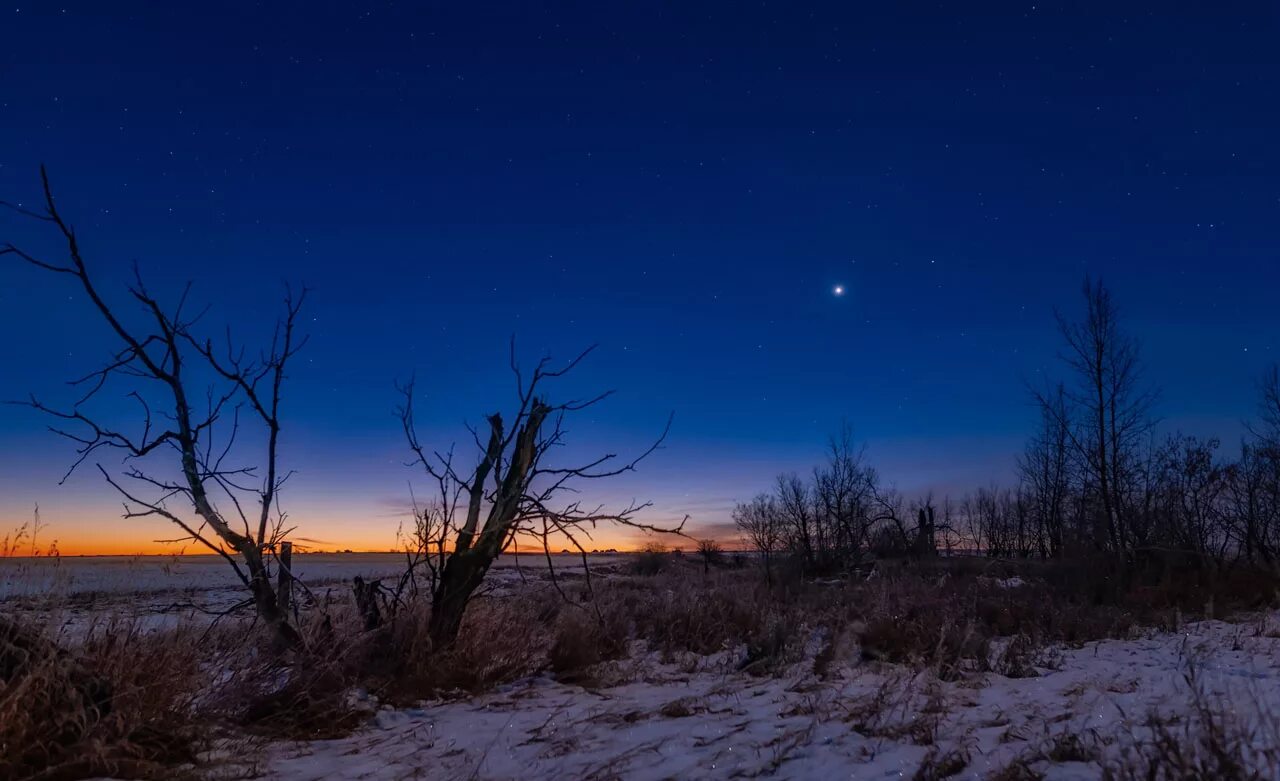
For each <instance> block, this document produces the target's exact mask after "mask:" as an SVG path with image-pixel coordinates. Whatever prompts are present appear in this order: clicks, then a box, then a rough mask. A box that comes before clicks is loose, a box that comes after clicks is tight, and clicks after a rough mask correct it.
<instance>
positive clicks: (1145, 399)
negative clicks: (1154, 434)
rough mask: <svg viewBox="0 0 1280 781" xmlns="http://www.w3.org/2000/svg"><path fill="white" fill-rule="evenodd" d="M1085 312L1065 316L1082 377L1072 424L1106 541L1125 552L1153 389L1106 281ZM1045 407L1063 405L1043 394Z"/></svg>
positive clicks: (1074, 364) (1088, 296) (1090, 286)
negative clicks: (1146, 381)
mask: <svg viewBox="0 0 1280 781" xmlns="http://www.w3.org/2000/svg"><path fill="white" fill-rule="evenodd" d="M1083 293H1084V300H1085V316H1084V318H1083V319H1082V320H1080V321H1077V322H1073V321H1070V320H1068V319H1066V318H1065V317H1063V316H1062V315H1058V328H1059V331H1060V332H1061V334H1062V338H1063V341H1064V343H1065V346H1066V350H1065V351H1064V353H1063V355H1062V359H1063V361H1064V363H1065V364H1066V365H1067V367H1068V368H1069V369H1071V371H1072V372H1073V373H1074V375H1075V380H1076V382H1075V384H1074V385H1073V386H1070V387H1068V389H1067V392H1066V396H1067V401H1068V406H1069V407H1070V409H1071V410H1072V411H1073V412H1074V414H1075V415H1076V417H1075V419H1073V420H1071V421H1070V425H1068V426H1067V427H1066V433H1067V436H1068V438H1069V440H1070V442H1071V447H1072V450H1073V451H1074V452H1075V455H1076V456H1077V458H1078V460H1079V463H1080V464H1081V465H1082V467H1083V471H1084V475H1083V477H1084V480H1083V482H1085V483H1087V484H1090V485H1093V486H1096V488H1097V498H1098V501H1099V505H1100V509H1101V511H1102V521H1103V523H1102V524H1101V526H1102V533H1103V535H1104V539H1100V540H1097V543H1099V544H1100V545H1101V546H1102V547H1110V548H1111V549H1112V550H1124V549H1126V548H1128V547H1131V546H1132V545H1133V543H1134V540H1133V535H1132V530H1131V529H1130V528H1129V520H1130V512H1131V507H1130V500H1131V498H1132V497H1131V492H1132V490H1133V489H1134V487H1135V484H1136V482H1137V481H1138V479H1139V478H1138V475H1137V473H1138V471H1139V461H1140V459H1141V452H1140V451H1141V447H1142V444H1143V441H1144V440H1145V438H1146V435H1147V433H1148V432H1149V431H1150V429H1151V426H1152V420H1151V418H1150V410H1151V406H1152V403H1153V402H1154V400H1155V393H1154V391H1152V390H1148V389H1144V388H1143V387H1141V385H1142V376H1141V364H1140V361H1139V354H1138V353H1139V350H1138V342H1137V340H1135V339H1134V338H1133V337H1131V336H1130V335H1128V334H1127V333H1125V332H1124V330H1123V329H1122V328H1121V325H1120V318H1119V310H1118V309H1117V307H1116V305H1115V303H1114V302H1113V301H1112V299H1111V293H1110V292H1109V291H1108V290H1107V289H1106V287H1104V286H1103V284H1102V282H1100V281H1094V280H1091V279H1089V278H1088V277H1086V278H1085V281H1084V287H1083ZM1037 398H1038V400H1039V402H1040V407H1041V409H1042V410H1043V411H1044V412H1046V413H1048V414H1055V413H1057V412H1058V411H1059V410H1061V409H1063V408H1062V406H1061V405H1060V404H1059V403H1058V401H1057V400H1055V399H1053V398H1052V397H1050V396H1049V395H1047V394H1037Z"/></svg>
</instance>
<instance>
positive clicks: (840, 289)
mask: <svg viewBox="0 0 1280 781" xmlns="http://www.w3.org/2000/svg"><path fill="white" fill-rule="evenodd" d="M832 292H833V293H835V294H836V295H838V296H842V295H844V285H836V287H835V290H833V291H832Z"/></svg>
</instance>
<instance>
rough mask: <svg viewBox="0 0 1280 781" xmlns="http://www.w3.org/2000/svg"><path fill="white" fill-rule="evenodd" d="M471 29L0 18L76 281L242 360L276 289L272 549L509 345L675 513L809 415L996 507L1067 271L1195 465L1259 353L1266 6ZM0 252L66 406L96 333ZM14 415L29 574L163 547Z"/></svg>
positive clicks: (39, 363)
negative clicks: (655, 444) (172, 311)
mask: <svg viewBox="0 0 1280 781" xmlns="http://www.w3.org/2000/svg"><path fill="white" fill-rule="evenodd" d="M480 5H481V4H478V3H448V4H443V3H440V4H436V3H431V4H419V3H409V2H405V3H390V4H388V3H360V2H352V3H261V4H248V3H239V2H229V3H225V4H202V5H200V6H199V7H193V6H189V5H188V4H184V3H175V4H161V3H128V2H112V3H75V2H66V3H45V2H35V3H27V2H17V0H15V2H13V3H11V4H10V6H9V7H7V8H5V9H3V10H2V11H0V30H2V31H3V33H4V35H3V40H4V45H3V47H0V198H3V199H6V200H11V201H21V202H24V203H26V204H28V205H30V204H32V203H33V201H34V200H35V197H36V196H37V195H38V165H39V164H40V163H41V162H44V163H46V164H47V165H48V166H49V170H50V174H51V176H52V178H53V182H54V185H55V188H56V191H57V193H58V194H59V196H60V204H61V208H62V210H63V212H64V213H65V215H66V216H68V217H69V218H70V219H71V220H72V221H73V222H74V223H75V224H76V226H77V228H78V230H79V233H80V235H81V240H82V242H83V244H84V248H85V252H86V256H87V259H88V261H89V262H90V263H91V264H93V268H94V270H95V271H96V272H97V274H98V276H99V277H100V280H101V282H102V285H103V286H104V287H106V288H108V289H109V290H110V291H111V292H112V294H113V295H114V296H115V298H114V300H115V301H119V302H122V303H121V306H122V307H123V306H125V304H124V303H123V295H122V294H123V285H124V283H125V282H126V281H127V278H128V274H129V269H130V264H131V263H132V262H133V261H135V260H136V261H137V262H138V263H139V265H140V267H141V269H142V271H143V273H144V275H145V276H146V277H147V279H148V280H149V282H150V284H151V286H152V287H153V288H155V289H156V291H158V292H162V293H165V294H169V293H172V292H174V291H176V290H177V289H178V288H179V286H180V285H181V283H182V282H184V281H185V280H187V279H190V280H193V281H194V282H195V285H196V287H195V294H194V295H195V298H196V299H197V300H198V301H200V302H202V303H208V304H212V305H213V309H212V311H211V314H210V315H209V320H208V321H207V322H208V323H209V325H210V327H211V329H212V330H213V332H214V333H215V334H216V333H218V331H219V330H220V329H221V328H222V327H223V325H225V324H231V325H232V326H233V327H234V332H235V334H236V335H237V336H239V337H241V338H243V339H244V340H246V341H253V340H256V338H257V336H258V335H263V336H264V337H265V336H267V335H269V331H270V326H271V323H272V321H273V319H274V317H275V315H276V312H277V302H278V300H279V298H280V296H281V292H282V290H283V284H284V283H285V282H286V281H292V282H295V283H299V282H300V283H305V284H307V285H309V286H310V287H311V288H313V293H312V297H311V299H310V300H309V302H308V308H307V310H306V318H305V326H306V331H307V332H309V333H310V334H311V338H312V341H311V343H310V345H309V346H308V347H307V349H306V352H305V353H303V354H302V356H300V358H299V363H298V364H297V366H296V369H295V371H294V372H293V373H292V376H291V378H290V383H291V384H290V387H289V394H288V397H287V400H286V404H287V408H288V411H287V415H286V421H285V425H286V429H285V435H284V436H285V445H286V449H285V459H286V461H287V462H288V464H289V465H290V466H292V467H294V468H296V469H298V470H299V475H298V477H297V478H296V479H295V481H293V482H291V483H290V485H289V489H288V491H287V494H286V496H285V504H286V507H287V508H288V509H289V510H290V511H291V517H292V519H293V520H294V521H295V522H297V523H298V524H300V526H301V531H300V532H299V533H300V534H302V535H303V536H306V537H308V538H312V539H316V540H321V541H324V542H325V543H328V544H332V545H338V546H341V547H376V548H385V547H388V546H390V545H391V542H392V533H393V531H394V529H395V526H396V523H397V522H398V520H400V519H402V518H403V517H404V508H405V506H406V504H407V502H408V491H409V489H408V485H409V481H410V480H413V481H414V482H415V489H416V488H418V487H419V486H420V485H421V484H422V482H423V481H421V480H419V479H418V475H417V473H415V472H413V471H412V470H410V469H409V468H407V467H405V466H404V465H403V462H404V461H405V460H406V459H407V457H408V456H407V451H406V449H405V447H404V444H403V440H402V437H401V434H400V431H399V429H398V421H397V420H396V419H395V417H394V414H393V410H394V407H395V405H396V403H397V397H396V393H395V390H394V383H395V381H396V380H398V379H400V380H402V379H406V378H407V377H409V376H410V375H412V374H415V373H416V376H417V378H418V384H419V388H420V390H421V392H422V393H421V395H420V399H419V402H418V403H419V417H420V419H421V422H422V425H423V434H424V439H426V440H428V441H430V442H433V443H438V444H441V445H448V444H449V442H451V441H458V442H460V443H466V442H467V441H468V436H467V434H466V431H465V429H464V428H463V427H462V424H463V423H464V422H465V421H480V420H481V415H482V413H485V412H489V411H491V409H492V408H494V407H495V406H497V405H499V404H507V403H509V402H510V401H511V399H512V387H513V382H512V379H511V377H510V375H509V373H508V370H507V368H506V362H507V342H508V339H509V338H510V336H511V335H512V334H515V335H516V337H517V339H518V348H519V351H520V354H521V355H522V357H523V358H524V359H525V361H526V362H532V361H535V360H536V359H537V358H538V357H539V356H541V355H542V354H543V353H545V352H550V353H552V354H553V355H559V356H564V357H568V356H570V355H571V354H573V353H575V352H576V351H577V350H579V349H581V348H582V347H585V346H587V345H588V344H591V343H596V342H598V343H599V344H600V349H599V351H598V353H597V354H596V355H594V356H593V357H592V359H591V360H590V361H589V362H588V363H587V364H585V365H584V366H583V367H582V368H581V370H580V371H578V372H576V373H575V374H574V375H572V376H571V377H570V378H568V379H567V380H565V381H564V382H563V383H562V384H561V385H560V386H559V387H560V389H561V390H562V392H563V394H565V395H568V394H582V393H585V392H588V391H591V390H597V389H603V388H611V387H612V388H617V389H618V394H617V395H616V397H614V398H613V399H610V400H609V402H608V403H607V404H605V405H604V406H602V407H599V408H597V409H595V410H593V411H592V413H591V414H589V415H586V416H584V417H583V418H582V419H580V420H579V421H578V422H577V424H576V425H575V426H574V427H573V429H572V431H573V435H574V439H573V441H574V442H575V443H576V445H577V446H580V447H581V449H582V450H581V452H582V453H587V452H594V451H595V450H598V449H604V448H621V450H622V452H628V451H634V450H640V449H643V448H644V447H645V445H646V444H647V442H648V441H649V440H650V439H651V438H652V437H653V436H654V435H656V434H657V433H658V432H659V431H660V430H661V429H662V426H663V424H664V422H665V420H666V418H667V415H668V414H669V413H671V412H674V413H675V422H674V426H673V429H672V433H671V436H670V438H669V440H668V441H667V444H666V447H665V449H663V450H661V451H659V452H658V453H657V454H656V455H655V456H654V457H653V458H652V459H651V460H649V461H647V462H645V463H644V465H643V468H642V469H641V470H640V471H639V472H638V473H637V474H635V475H630V476H627V478H626V479H624V480H620V481H617V482H615V483H613V484H610V485H607V486H606V485H601V486H600V487H599V488H598V494H599V497H598V498H600V499H619V500H621V501H626V500H627V499H630V498H631V497H632V496H635V497H638V498H641V499H652V500H653V501H654V502H655V511H654V514H653V516H652V517H654V518H670V517H679V516H682V515H684V514H685V513H689V514H691V515H692V516H693V518H692V522H693V523H694V524H697V525H699V526H700V527H702V528H707V529H712V530H713V531H714V530H715V529H716V528H719V525H722V524H724V523H725V522H726V521H727V520H728V512H729V509H730V507H731V506H732V504H733V502H734V501H736V500H742V499H746V498H749V497H750V495H752V494H754V493H755V492H757V491H758V490H760V489H762V488H765V487H767V484H768V482H769V480H770V479H771V476H772V475H773V474H775V473H776V472H779V471H783V470H790V469H800V470H805V469H808V467H809V466H810V465H811V464H812V463H814V462H815V460H816V459H817V458H818V457H819V456H820V452H821V450H822V447H823V444H824V438H825V437H826V435H827V434H828V433H829V432H831V431H833V430H835V429H836V428H838V427H839V425H840V423H841V421H842V420H848V422H849V423H850V424H852V425H853V427H854V428H855V430H856V431H857V433H858V435H859V437H860V438H861V439H863V440H864V441H865V442H866V443H867V445H868V447H869V455H870V457H871V458H872V460H873V461H874V462H875V463H876V464H877V465H878V467H879V468H880V470H881V472H882V473H883V474H884V476H885V477H886V478H887V479H888V480H889V481H890V482H892V483H895V484H896V485H897V486H898V487H899V488H901V489H903V490H905V491H908V492H914V491H919V490H927V489H933V490H935V491H938V492H948V491H950V492H953V493H956V492H961V491H964V490H966V489H968V488H973V487H977V486H979V485H988V484H991V483H993V482H995V483H1008V482H1009V481H1010V480H1011V477H1012V465H1013V462H1014V458H1015V456H1016V454H1017V452H1018V451H1019V450H1020V448H1021V445H1022V442H1023V439H1024V437H1025V435H1026V434H1027V433H1028V432H1029V431H1030V429H1031V427H1032V425H1033V424H1034V421H1035V418H1036V413H1035V411H1034V409H1033V408H1032V407H1031V405H1030V404H1029V403H1028V400H1027V394H1026V384H1027V383H1028V382H1041V381H1042V380H1043V378H1044V377H1045V373H1046V372H1056V371H1058V368H1057V365H1056V363H1055V353H1056V350H1057V337H1056V333H1055V330H1054V321H1053V311H1054V309H1055V308H1059V309H1063V310H1064V311H1066V312H1068V313H1071V312H1074V311H1076V310H1077V309H1078V306H1077V304H1078V298H1079V286H1080V282H1081V281H1082V279H1083V277H1084V275H1085V274H1086V273H1092V274H1095V275H1101V276H1103V278H1104V279H1105V281H1106V283H1107V284H1108V285H1109V286H1110V287H1111V288H1112V290H1113V293H1114V295H1115V296H1116V298H1117V299H1118V301H1119V302H1120V304H1121V306H1122V307H1123V309H1124V312H1125V314H1126V316H1127V318H1128V319H1127V322H1128V324H1129V326H1130V328H1131V330H1132V331H1133V332H1135V333H1136V334H1137V335H1138V336H1139V337H1140V338H1141V339H1142V340H1143V341H1144V343H1145V353H1144V355H1145V358H1146V366H1147V377H1148V378H1149V379H1150V380H1151V381H1152V382H1153V383H1156V384H1159V385H1160V386H1162V387H1163V389H1164V390H1163V394H1162V396H1161V400H1160V403H1159V405H1158V407H1157V412H1158V413H1159V414H1160V416H1161V417H1162V419H1163V421H1164V422H1163V423H1162V429H1163V430H1165V431H1173V430H1176V429H1179V428H1181V429H1183V430H1185V431H1188V432H1193V433H1200V434H1208V433H1217V434H1220V435H1221V436H1222V437H1223V439H1224V440H1225V441H1226V442H1227V443H1232V442H1234V440H1236V439H1237V438H1238V437H1239V436H1240V432H1241V430H1242V429H1241V421H1242V420H1243V419H1244V418H1245V417H1247V416H1248V415H1250V414H1251V412H1252V410H1253V399H1254V388H1253V381H1254V379H1255V378H1256V377H1257V376H1258V375H1259V374H1260V373H1261V372H1262V371H1263V369H1264V367H1266V366H1267V365H1269V364H1270V363H1272V362H1274V361H1275V360H1277V359H1280V338H1278V336H1280V307H1277V306H1276V297H1277V291H1278V290H1280V230H1278V229H1280V144H1277V139H1280V43H1278V42H1277V41H1278V40H1280V25H1277V19H1276V14H1277V11H1276V6H1275V4H1274V3H1268V2H1256V3H1231V2H1222V3H1213V4H1210V5H1204V4H1176V3H1175V4H1145V5H1147V6H1148V7H1150V8H1153V9H1158V10H1155V11H1149V10H1146V9H1145V8H1138V7H1133V8H1130V7H1126V5H1125V4H1123V3H1107V4H1099V5H1097V6H1094V7H1092V8H1088V9H1087V8H1084V7H1083V6H1080V5H1078V4H1070V5H1068V6H1061V5H1055V4H1046V3H1042V2H1034V1H1033V2H1022V3H1019V4H1016V5H997V4H990V3H982V4H972V3H970V4H942V5H937V4H929V5H925V4H916V3H882V4H860V3H839V4H837V3H832V4H830V5H811V6H810V5H801V4H797V3H776V4H761V3H750V4H748V3H737V2H733V3H719V4H707V3H675V4H663V5H659V4H656V3H636V4H631V5H630V6H628V7H624V6H623V5H621V4H613V3H589V4H581V5H579V6H576V7H570V6H568V5H565V6H560V5H549V6H534V5H532V4H510V5H505V4H501V5H500V4H492V5H489V6H488V8H487V9H481V8H479V7H478V6H480ZM872 6H875V7H872ZM1192 7H1195V8H1199V9H1202V10H1187V9H1188V8H1192ZM48 238H49V237H48V234H47V232H46V231H45V230H44V229H43V228H41V227H40V226H34V225H32V224H30V223H29V222H24V221H22V220H21V219H18V218H16V217H15V216H13V215H9V214H6V215H2V216H0V241H10V240H11V241H14V242H15V243H22V244H25V245H28V246H31V247H34V248H36V249H44V248H52V247H54V246H55V245H53V244H52V243H51V242H49V241H48ZM0 261H5V262H3V263H0V331H2V332H3V334H4V338H3V346H2V347H0V358H2V359H3V362H2V363H0V366H2V367H3V368H0V397H3V398H6V399H11V398H21V397H24V396H25V395H26V394H27V393H28V392H29V391H37V392H40V393H41V394H42V395H44V396H46V397H48V398H49V399H50V400H51V401H58V400H66V399H69V398H71V396H70V393H69V391H67V390H66V388H65V386H64V385H63V382H64V381H65V380H67V379H70V378H72V377H74V376H77V375H79V374H84V373H85V372H87V371H89V370H91V369H93V368H96V367H97V365H98V364H99V363H100V362H101V361H102V360H103V359H104V358H105V357H106V354H107V353H106V350H108V349H109V348H110V347H112V346H113V345H112V342H111V341H110V340H109V339H107V338H106V337H105V335H104V334H103V333H102V332H101V329H100V327H99V324H98V321H97V320H96V315H95V314H94V313H93V312H91V311H90V309H89V308H88V304H87V302H86V301H85V300H84V298H83V296H82V295H77V291H76V290H74V289H72V288H71V287H70V286H69V285H68V280H67V279H66V278H59V277H56V276H54V275H50V274H47V273H43V272H41V271H39V270H37V269H33V268H30V267H26V266H23V265H21V264H19V263H18V262H16V261H13V259H12V258H0ZM836 286H842V287H843V291H844V292H843V294H842V295H837V294H836V293H835V288H836ZM130 311H132V310H130ZM97 409H99V410H102V411H103V413H102V414H104V415H106V416H108V417H110V416H111V415H114V414H117V413H118V414H119V415H121V416H123V415H125V414H126V413H127V411H128V410H129V409H130V408H129V407H127V406H126V402H125V400H124V398H123V393H117V394H115V395H113V396H110V397H104V398H103V399H101V401H100V404H99V406H98V407H97ZM120 419H126V418H123V417H121V418H120ZM44 425H45V421H44V420H42V419H41V418H40V417H39V416H38V415H37V414H36V413H34V412H32V411H31V410H28V409H24V408H21V407H12V406H5V407H3V408H0V528H6V529H7V528H11V527H14V526H16V525H18V524H19V523H22V522H23V521H25V520H27V519H28V518H29V517H30V514H31V507H32V506H33V505H34V504H35V503H36V502H39V503H40V505H41V509H42V514H43V516H44V520H45V521H46V522H47V523H49V524H51V530H52V531H51V533H52V535H53V536H56V537H58V538H59V540H60V541H61V547H62V548H63V550H64V552H86V551H107V550H110V551H126V550H143V549H150V546H149V545H148V541H149V540H152V539H156V538H160V537H167V536H172V531H171V529H169V528H167V527H165V525H164V524H163V523H161V522H158V521H133V522H129V523H124V522H122V521H119V520H117V516H118V514H119V503H118V502H117V500H116V499H115V497H114V495H113V493H112V492H111V490H110V488H108V487H106V486H104V485H102V483H101V479H100V477H99V476H98V475H97V474H96V473H95V472H94V471H93V470H84V471H83V472H81V473H77V475H75V476H74V477H73V478H72V479H71V480H69V481H68V482H67V484H66V485H63V486H61V487H60V486H58V484H57V483H58V479H59V478H60V477H61V475H62V473H63V471H64V470H65V467H66V466H67V465H68V464H69V462H70V461H71V460H72V458H73V452H72V448H71V446H70V444H69V443H67V442H65V441H62V440H59V439H57V438H56V437H53V436H51V435H49V434H48V433H47V432H45V430H44ZM627 542H628V540H627V539H623V538H622V537H621V536H619V535H612V536H610V535H608V534H606V535H604V536H603V537H602V538H601V547H604V546H605V545H606V544H627Z"/></svg>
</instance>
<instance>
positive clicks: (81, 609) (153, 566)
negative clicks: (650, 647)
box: [0, 553, 624, 628]
mask: <svg viewBox="0 0 1280 781" xmlns="http://www.w3.org/2000/svg"><path fill="white" fill-rule="evenodd" d="M621 558H624V557H622V556H618V555H612V554H599V555H592V556H588V564H589V565H590V566H591V567H593V568H599V567H607V566H608V565H609V564H610V563H611V562H616V561H618V560H619V559H621ZM553 561H554V563H555V567H556V569H557V571H564V572H566V573H573V572H575V571H576V572H578V573H580V572H581V571H582V559H581V557H579V556H569V555H559V554H557V555H554V556H553ZM404 566H405V559H404V556H403V555H402V554H397V553H309V554H305V555H298V556H295V557H294V559H293V570H294V573H295V574H296V575H297V577H298V579H299V580H301V581H302V583H303V584H304V585H305V586H306V587H307V588H309V589H312V590H313V591H314V592H315V593H318V594H323V593H324V592H325V590H327V589H332V590H333V591H334V593H338V592H342V591H346V590H348V589H349V587H350V582H351V579H352V578H353V577H354V576H356V575H360V576H362V577H364V578H365V579H371V578H385V579H388V580H390V579H394V578H395V577H398V576H399V575H400V573H402V572H403V571H404ZM546 568H547V565H546V561H545V559H544V558H543V557H542V556H532V555H528V556H520V557H519V558H518V559H517V558H515V557H506V556H504V557H503V558H502V559H500V560H499V561H498V562H495V564H494V568H493V571H492V572H491V573H490V578H491V579H492V580H493V581H494V583H495V584H499V585H500V584H504V583H511V582H517V581H519V579H520V572H519V569H523V570H525V572H526V573H527V574H531V575H533V576H535V577H537V576H539V575H541V574H542V573H544V572H545V571H546ZM244 596H245V594H244V587H243V585H242V584H241V583H240V581H239V580H238V579H237V578H236V575H235V572H234V571H233V570H232V569H231V567H230V566H229V565H228V564H227V562H226V561H224V560H223V559H222V558H221V557H220V556H214V555H199V556H74V557H64V558H27V557H18V556H15V557H7V558H6V557H0V609H7V610H20V611H28V612H31V611H34V612H39V613H53V614H54V617H55V618H56V619H57V620H58V621H59V622H60V623H62V624H63V625H64V626H66V627H68V628H73V627H75V626H78V625H81V624H84V623H85V622H87V621H91V620H92V619H93V618H94V617H101V616H105V615H114V616H126V617H131V618H132V617H137V618H141V619H143V620H144V621H146V622H147V624H148V625H149V626H154V627H157V628H160V627H165V626H170V625H173V624H175V623H177V622H178V621H182V620H188V619H195V620H200V619H202V618H205V617H207V616H209V615H211V614H215V613H217V612H218V611H222V610H225V609H227V608H228V607H231V606H233V605H235V604H236V603H238V602H240V601H242V600H243V599H244Z"/></svg>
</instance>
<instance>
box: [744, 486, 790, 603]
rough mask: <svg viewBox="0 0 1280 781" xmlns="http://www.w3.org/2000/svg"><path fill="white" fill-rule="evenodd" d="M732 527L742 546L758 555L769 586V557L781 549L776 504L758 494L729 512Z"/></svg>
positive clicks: (771, 558) (781, 535)
mask: <svg viewBox="0 0 1280 781" xmlns="http://www.w3.org/2000/svg"><path fill="white" fill-rule="evenodd" d="M733 523H734V525H735V526H737V527H738V531H739V532H741V534H742V536H743V537H745V538H746V542H747V544H748V545H750V546H751V547H752V548H754V549H755V550H756V551H757V552H758V553H759V554H760V560H761V563H762V564H764V577H765V580H766V581H767V582H768V583H769V584H770V585H773V557H774V555H775V554H776V553H777V552H778V551H779V550H780V549H781V547H782V539H783V529H782V517H781V514H780V513H779V511H778V505H777V502H776V501H775V500H774V498H773V497H772V496H770V495H769V494H760V495H759V496H757V497H755V498H754V499H752V500H751V501H750V502H746V503H743V504H739V505H738V506H737V507H735V508H733Z"/></svg>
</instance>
